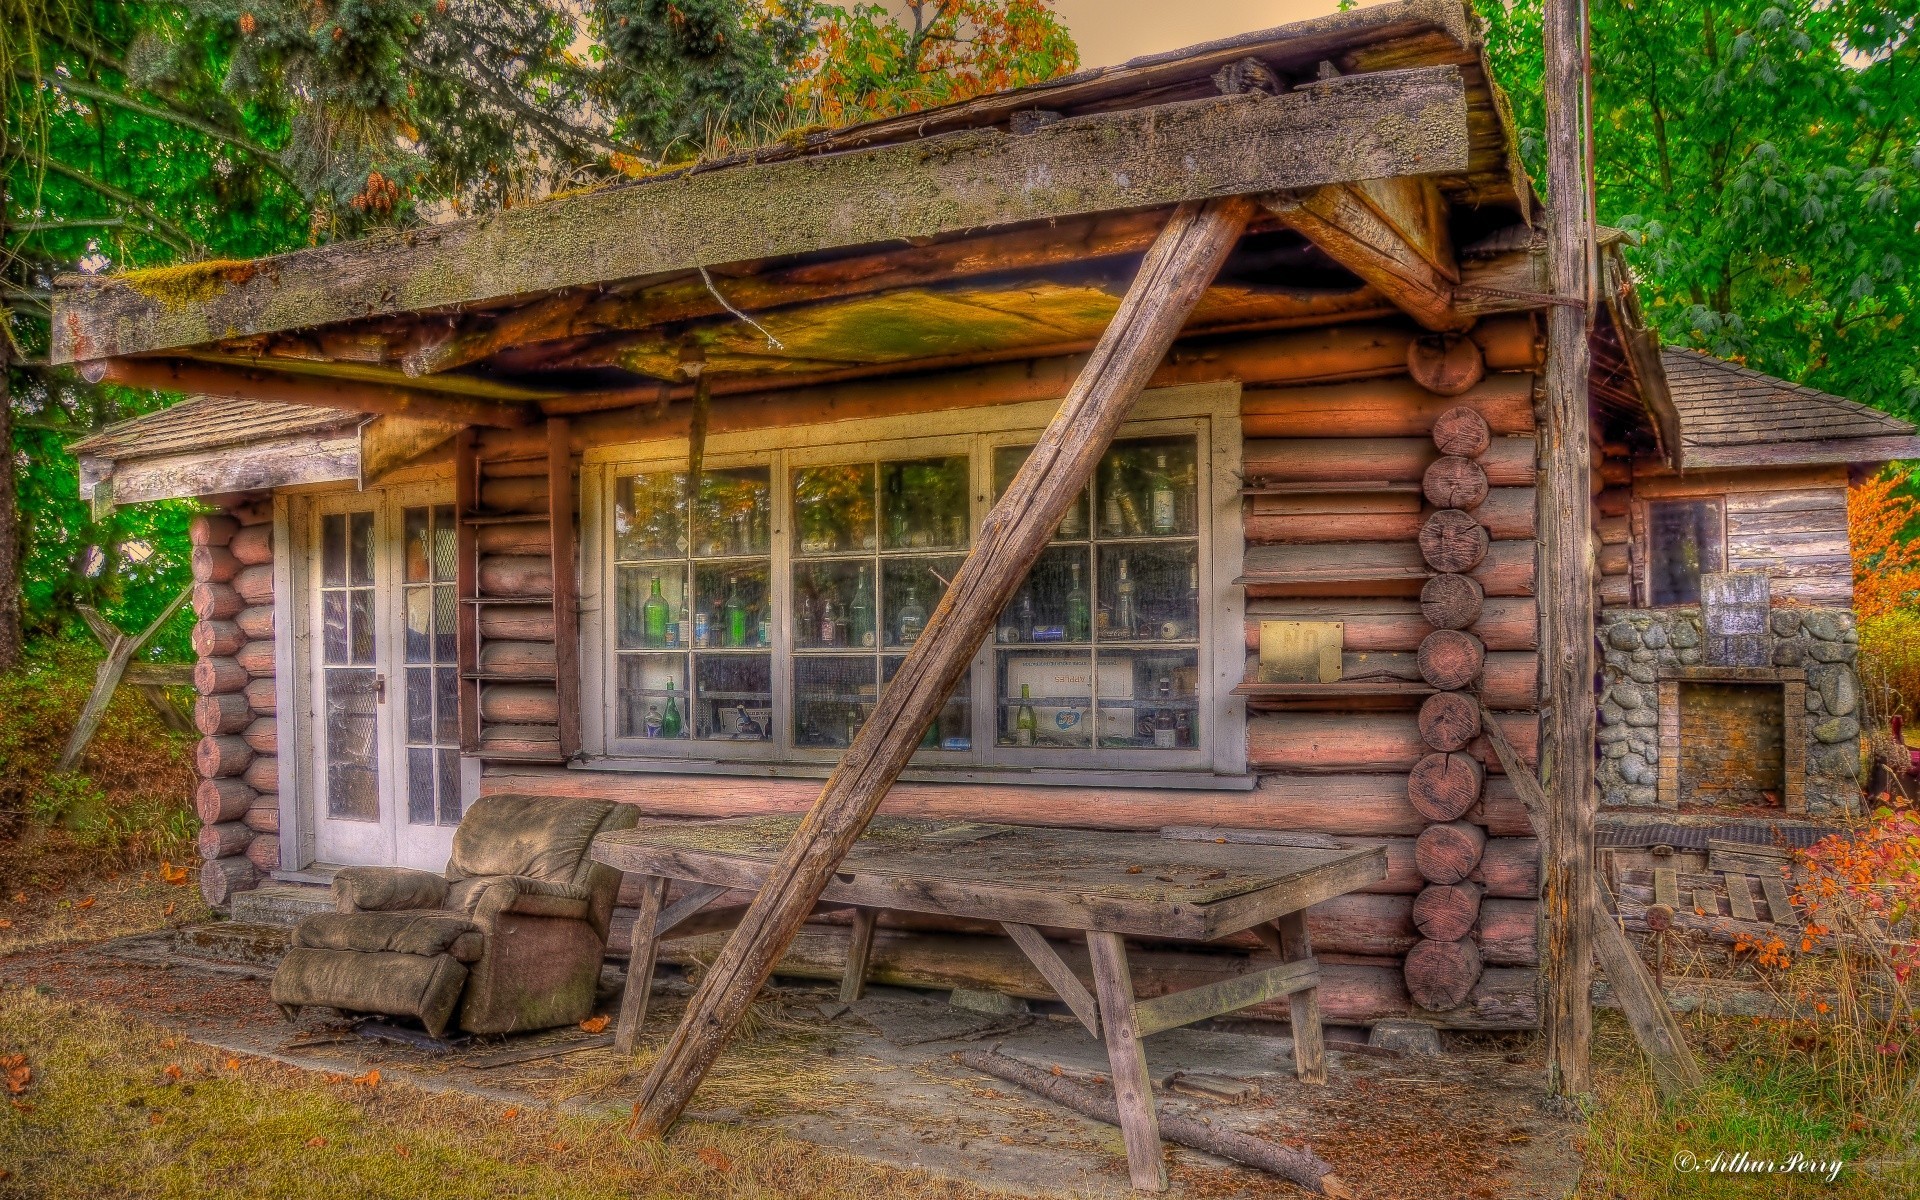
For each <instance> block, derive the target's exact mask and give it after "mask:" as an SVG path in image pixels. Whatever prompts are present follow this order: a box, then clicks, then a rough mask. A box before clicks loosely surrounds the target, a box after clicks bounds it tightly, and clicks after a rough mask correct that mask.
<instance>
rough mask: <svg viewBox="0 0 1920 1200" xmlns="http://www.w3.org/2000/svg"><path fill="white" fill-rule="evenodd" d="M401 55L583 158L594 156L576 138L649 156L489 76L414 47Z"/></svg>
mask: <svg viewBox="0 0 1920 1200" xmlns="http://www.w3.org/2000/svg"><path fill="white" fill-rule="evenodd" d="M401 54H402V55H403V56H404V57H405V58H406V60H407V62H409V63H410V64H412V65H413V67H414V69H416V70H419V71H424V72H425V73H427V74H428V75H431V76H433V77H434V78H435V79H438V80H440V81H441V82H442V83H449V84H452V85H454V86H455V87H468V88H472V89H474V90H475V91H477V92H479V93H481V94H482V95H484V96H487V97H489V98H490V99H492V100H493V101H494V103H496V104H498V105H500V106H501V107H502V108H506V109H509V110H511V111H512V112H514V113H516V114H517V115H519V116H521V117H523V118H525V119H526V120H528V121H530V122H532V123H533V124H535V125H538V126H540V128H542V129H543V130H545V131H546V133H547V136H548V137H550V138H552V139H553V140H554V141H556V142H558V143H560V144H561V145H563V146H565V147H566V148H567V149H569V150H571V151H572V152H573V153H575V154H578V155H580V156H581V157H582V158H591V157H593V156H592V155H590V154H587V153H586V152H585V148H584V147H583V146H581V145H580V142H579V141H576V140H574V139H576V138H578V139H580V141H585V142H589V143H591V144H593V145H595V146H599V147H600V148H601V149H603V150H608V151H611V152H613V153H616V154H629V155H632V156H633V157H635V158H645V157H646V154H645V153H644V152H643V151H642V150H640V148H639V147H637V146H629V145H627V144H625V143H623V142H618V141H615V140H614V139H612V138H609V137H604V136H602V135H601V134H599V133H596V132H595V131H593V130H591V129H568V128H567V127H566V126H564V125H562V124H560V123H559V122H557V121H555V120H553V119H552V118H551V117H549V116H547V114H546V113H543V112H541V111H540V110H539V109H537V108H535V107H533V106H532V105H531V104H528V103H527V102H525V101H524V100H522V99H520V98H519V97H518V96H515V95H513V94H512V93H511V92H501V91H498V90H496V89H495V88H493V87H492V86H491V85H490V84H489V83H487V81H486V80H485V79H482V78H468V77H466V76H462V75H455V74H452V73H450V72H448V71H445V70H442V69H441V68H439V67H436V66H434V65H433V64H431V63H429V62H427V61H425V60H424V59H422V58H420V56H419V55H417V54H415V53H414V52H413V51H411V50H402V51H401Z"/></svg>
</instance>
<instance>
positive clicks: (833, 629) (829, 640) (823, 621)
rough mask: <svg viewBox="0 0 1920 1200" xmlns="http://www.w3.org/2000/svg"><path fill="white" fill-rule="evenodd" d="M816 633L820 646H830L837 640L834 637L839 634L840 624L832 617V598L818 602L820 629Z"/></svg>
mask: <svg viewBox="0 0 1920 1200" xmlns="http://www.w3.org/2000/svg"><path fill="white" fill-rule="evenodd" d="M818 632H819V634H820V644H821V645H822V646H831V645H833V644H834V643H835V642H837V641H838V640H839V639H838V637H837V636H836V635H837V634H838V633H839V632H840V622H839V620H838V618H836V617H835V615H834V611H833V597H832V596H828V597H827V598H826V599H824V600H822V601H821V602H820V627H819V630H818Z"/></svg>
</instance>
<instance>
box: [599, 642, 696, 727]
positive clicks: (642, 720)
mask: <svg viewBox="0 0 1920 1200" xmlns="http://www.w3.org/2000/svg"><path fill="white" fill-rule="evenodd" d="M617 708H618V710H619V711H618V717H619V721H618V730H619V736H620V737H629V738H664V739H675V738H684V737H687V736H688V735H689V726H690V724H691V723H690V722H689V721H688V719H687V656H686V655H684V654H623V655H621V656H620V695H619V699H618V702H617Z"/></svg>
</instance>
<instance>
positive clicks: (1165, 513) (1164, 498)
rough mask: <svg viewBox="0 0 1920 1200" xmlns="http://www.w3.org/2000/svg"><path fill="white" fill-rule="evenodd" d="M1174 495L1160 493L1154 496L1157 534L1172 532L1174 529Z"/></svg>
mask: <svg viewBox="0 0 1920 1200" xmlns="http://www.w3.org/2000/svg"><path fill="white" fill-rule="evenodd" d="M1174 524H1175V522H1174V517H1173V493H1172V492H1168V491H1159V492H1155V493H1154V494H1153V528H1154V531H1155V532H1156V533H1168V532H1171V531H1172V529H1173V527H1174Z"/></svg>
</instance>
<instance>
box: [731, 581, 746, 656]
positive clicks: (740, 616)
mask: <svg viewBox="0 0 1920 1200" xmlns="http://www.w3.org/2000/svg"><path fill="white" fill-rule="evenodd" d="M746 644H747V606H746V604H745V603H744V602H742V601H741V599H740V577H739V576H738V575H729V576H728V577H727V645H729V646H744V645H746Z"/></svg>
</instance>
